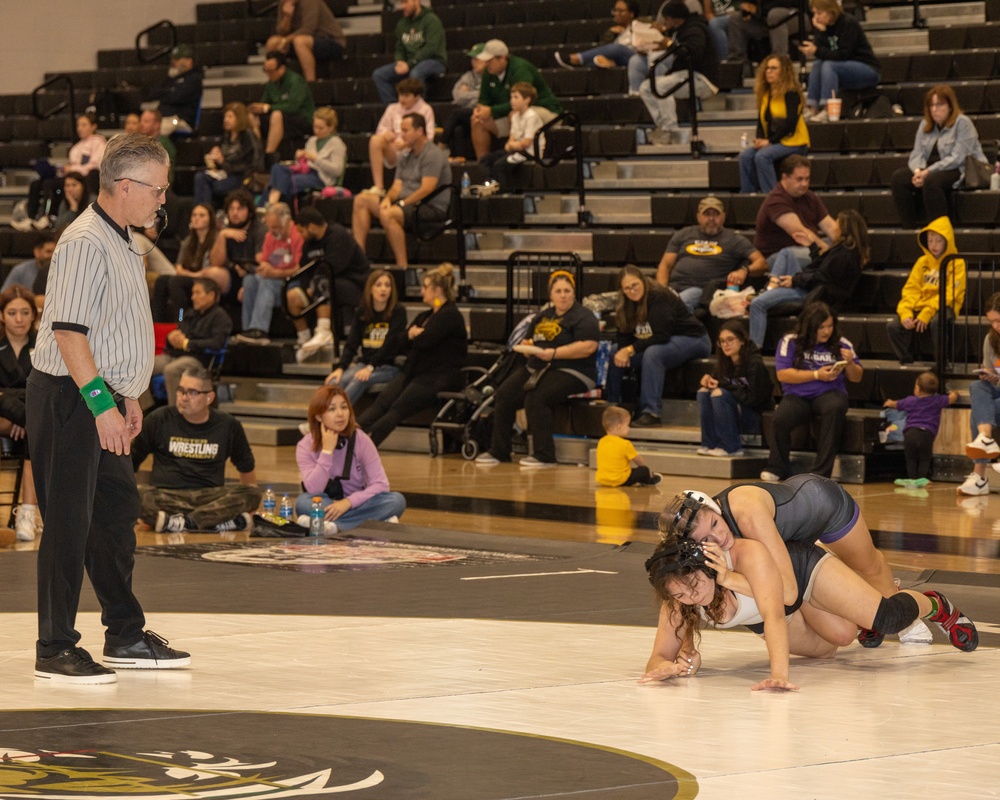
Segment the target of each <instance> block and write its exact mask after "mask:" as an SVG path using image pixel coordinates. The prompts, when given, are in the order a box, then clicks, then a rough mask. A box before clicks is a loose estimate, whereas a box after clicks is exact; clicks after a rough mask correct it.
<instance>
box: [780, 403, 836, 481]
mask: <svg viewBox="0 0 1000 800" xmlns="http://www.w3.org/2000/svg"><path fill="white" fill-rule="evenodd" d="M813 418H815V419H816V420H817V421H818V422H819V434H818V435H817V437H816V460H815V461H814V462H813V465H812V468H811V469H810V470H809V472H811V473H813V474H815V475H822V476H823V477H824V478H829V477H830V475H832V474H833V462H834V459H835V458H836V457H837V451H838V450H839V449H840V439H841V437H842V436H843V434H844V421H845V420H846V419H847V395H846V394H844V393H843V392H838V391H836V390H830V391H828V392H823V394H821V395H817V396H816V397H810V398H805V397H799V396H797V395H794V394H786V395H785V396H784V397H782V398H781V402H780V403H778V408H777V409H776V410H775V412H774V419H773V431H772V434H771V453H770V456H769V457H768V460H767V468H768V469H769V470H770V471H771V472H774V473H775V474H777V475H778V476H779V477H781V478H782V479H784V478H787V477H789V476H790V475H791V469H792V465H791V462H790V461H789V458H788V456H789V453H790V452H791V450H792V431H793V430H795V429H796V428H797V427H798V426H799V425H808V424H809V423H810V422H811V421H812V419H813Z"/></svg>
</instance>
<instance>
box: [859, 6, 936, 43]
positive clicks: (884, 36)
mask: <svg viewBox="0 0 1000 800" xmlns="http://www.w3.org/2000/svg"><path fill="white" fill-rule="evenodd" d="M921 8H923V6H921ZM865 35H866V36H867V37H868V42H869V43H870V44H871V46H872V49H873V50H875V52H877V53H926V52H927V51H928V50H929V49H930V34H929V33H928V32H927V30H926V28H925V29H920V30H915V29H912V28H910V29H908V30H890V31H868V32H866V34H865Z"/></svg>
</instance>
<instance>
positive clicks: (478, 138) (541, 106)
mask: <svg viewBox="0 0 1000 800" xmlns="http://www.w3.org/2000/svg"><path fill="white" fill-rule="evenodd" d="M476 58H477V59H478V60H480V61H482V62H483V63H485V64H486V74H485V75H484V76H483V85H482V88H481V89H480V90H479V104H478V105H477V106H476V108H475V109H474V110H473V112H472V145H473V147H474V148H475V150H476V158H482V157H483V156H485V155H486V154H487V153H488V152H490V150H492V149H494V148H493V147H492V144H493V137H494V136H497V137H500V138H506V137H507V135H508V134H509V133H510V121H509V120H508V119H507V115H508V114H510V87H511V86H513V85H514V84H515V83H519V82H521V81H524V82H526V83H530V84H531V85H532V86H534V87H535V89H536V90H537V91H538V100H536V101H535V102H533V103H532V104H531V105H532V108H534V109H535V111H537V112H538V116H539V117H541V119H542V124H547V123H549V122H551V121H552V120H554V119H555V118H556V117H557V116H558V115H559V114H561V113H562V110H563V107H562V105H561V104H560V103H559V100H558V98H556V96H555V95H554V94H552V90H551V89H550V88H549V85H548V84H547V83H546V82H545V80H544V79H543V78H542V74H541V73H540V72H539V71H538V67H536V66H535V65H534V64H532V63H531V62H530V61H528V60H527V59H524V58H521V57H520V56H512V55H511V54H510V50H509V49H508V47H507V45H506V44H504V43H503V42H502V41H500V40H499V39H490V40H489V41H488V42H486V44H484V45H483V50H482V52H481V53H480V54H479V55H477V56H476Z"/></svg>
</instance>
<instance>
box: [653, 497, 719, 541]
mask: <svg viewBox="0 0 1000 800" xmlns="http://www.w3.org/2000/svg"><path fill="white" fill-rule="evenodd" d="M702 506H708V507H709V508H710V509H711V510H712V511H714V512H715V513H716V514H721V513H722V509H721V508H719V504H718V503H716V502H715V501H714V500H713V499H712V498H711V497H709V496H708V495H707V494H705V493H704V492H698V491H695V490H694V489H688V490H687V491H684V492H681V493H680V494H678V495H677V496H676V497H674V499H673V500H671V501H670V503H669V504H668V505H667V507H666V508H665V509H663V513H662V514H660V518H659V520H658V521H657V526H658V527H659V529H660V531H661V532H662V533H672V534H674V536H679V537H683V536H690V535H691V529H692V528H693V527H694V518H695V516H696V515H697V514H698V512H699V511H700V510H701V508H702Z"/></svg>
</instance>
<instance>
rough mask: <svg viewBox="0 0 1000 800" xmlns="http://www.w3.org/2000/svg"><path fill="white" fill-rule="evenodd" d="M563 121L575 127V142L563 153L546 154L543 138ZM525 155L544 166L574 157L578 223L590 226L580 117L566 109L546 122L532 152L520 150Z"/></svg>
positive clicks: (538, 131)
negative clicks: (542, 144)
mask: <svg viewBox="0 0 1000 800" xmlns="http://www.w3.org/2000/svg"><path fill="white" fill-rule="evenodd" d="M562 122H567V123H569V125H571V126H572V128H573V144H572V145H569V146H568V147H565V148H563V151H562V152H561V153H553V154H551V155H545V154H544V152H543V150H544V148H543V147H542V146H541V143H542V138H543V137H544V136H545V133H546V131H548V130H550V129H552V128H555V127H556V126H558V125H560V123H562ZM520 152H521V154H522V155H523V156H524V158H525V161H534V162H535V163H536V164H538V165H539V166H541V167H543V168H546V169H547V168H549V167H554V166H555V165H556V164H559V163H560V162H562V161H567V160H569V159H570V158H572V159H573V160H574V161H575V162H576V191H577V199H578V203H577V211H576V220H577V224H578V225H579V226H580V227H581V228H586V227H589V226H590V224H591V222H593V218H592V217H591V214H590V212H589V211H588V210H587V190H586V187H585V185H584V169H583V127H582V125H581V124H580V117H579V116H578V115H577V114H576V112H574V111H564V112H562V113H561V114H560V115H559V116H557V117H555V118H554V119H551V120H549V121H548V122H546V123H545V124H544V125H543V126H542V127H541V128H539V129H538V130H537V131H536V132H535V140H534V146H533V148H532V150H531V152H528V151H527V150H522V151H520ZM536 153H542V155H536Z"/></svg>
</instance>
